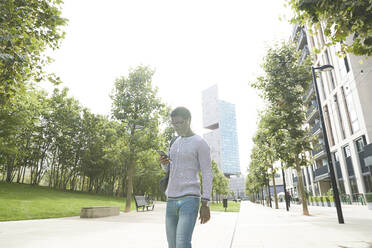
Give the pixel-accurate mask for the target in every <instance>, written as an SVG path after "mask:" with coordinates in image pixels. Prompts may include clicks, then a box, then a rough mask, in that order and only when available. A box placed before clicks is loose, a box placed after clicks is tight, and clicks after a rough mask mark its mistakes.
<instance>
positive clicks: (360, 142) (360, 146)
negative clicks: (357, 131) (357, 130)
mask: <svg viewBox="0 0 372 248" xmlns="http://www.w3.org/2000/svg"><path fill="white" fill-rule="evenodd" d="M355 145H356V148H357V151H358V153H359V152H362V151H363V150H364V145H365V143H364V140H363V138H359V139H357V140H356V141H355Z"/></svg>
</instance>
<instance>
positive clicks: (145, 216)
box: [0, 202, 238, 248]
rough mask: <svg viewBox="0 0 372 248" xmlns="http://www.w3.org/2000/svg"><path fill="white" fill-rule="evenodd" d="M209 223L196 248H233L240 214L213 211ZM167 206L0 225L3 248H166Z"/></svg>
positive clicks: (200, 232) (202, 227) (199, 233)
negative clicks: (97, 215)
mask: <svg viewBox="0 0 372 248" xmlns="http://www.w3.org/2000/svg"><path fill="white" fill-rule="evenodd" d="M211 215H212V218H211V220H210V222H208V223H207V224H204V225H201V224H200V223H197V224H196V226H195V231H194V235H193V247H204V248H209V247H213V248H226V247H230V243H231V238H232V234H233V231H234V226H235V223H236V218H237V216H238V213H225V212H212V213H211ZM164 218H165V203H160V202H159V203H156V204H155V209H154V211H149V212H138V213H137V212H136V211H132V212H130V213H121V214H120V215H119V216H114V217H106V218H97V219H80V218H79V217H68V218H58V219H45V220H27V221H9V222H0V247H1V248H3V247H4V248H62V247H63V248H66V247H68V248H85V247H89V248H98V247H99V248H102V247H103V248H109V247H115V248H120V247H125V248H132V247H133V248H134V247H135V248H142V247H149V248H165V247H168V245H167V241H166V236H165V224H164Z"/></svg>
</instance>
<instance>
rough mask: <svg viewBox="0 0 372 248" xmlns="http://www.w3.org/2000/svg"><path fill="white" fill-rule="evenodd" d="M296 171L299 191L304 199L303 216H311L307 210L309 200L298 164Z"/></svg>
mask: <svg viewBox="0 0 372 248" xmlns="http://www.w3.org/2000/svg"><path fill="white" fill-rule="evenodd" d="M296 162H298V161H296ZM296 171H297V177H298V189H299V191H300V195H301V199H302V212H303V215H306V216H309V215H310V214H309V210H308V208H307V199H306V193H305V189H304V181H303V178H302V171H301V166H299V165H298V164H297V163H296Z"/></svg>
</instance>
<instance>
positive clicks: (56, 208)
mask: <svg viewBox="0 0 372 248" xmlns="http://www.w3.org/2000/svg"><path fill="white" fill-rule="evenodd" d="M89 206H120V209H121V210H124V208H125V200H124V199H123V198H119V199H118V198H114V197H106V196H101V195H95V194H88V193H80V192H64V191H58V190H53V189H50V188H48V187H40V186H30V185H24V184H8V183H2V182H0V221H5V220H29V219H44V218H56V217H67V216H79V215H80V210H81V208H82V207H89ZM132 209H135V204H134V202H132Z"/></svg>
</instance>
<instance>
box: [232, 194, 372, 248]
mask: <svg viewBox="0 0 372 248" xmlns="http://www.w3.org/2000/svg"><path fill="white" fill-rule="evenodd" d="M342 209H343V215H344V219H345V223H346V224H338V219H337V214H336V209H335V208H334V207H333V208H329V207H315V206H309V212H310V214H311V216H309V217H308V216H303V215H302V206H301V205H293V204H292V205H291V208H290V211H289V212H287V211H286V210H285V205H284V204H280V209H272V208H268V207H264V206H262V205H258V204H253V203H251V202H246V201H245V202H242V205H241V209H240V214H239V219H238V223H237V229H236V232H235V236H234V240H233V245H232V247H233V248H243V247H244V248H248V247H252V248H253V247H254V248H256V247H257V248H258V247H260V248H261V247H264V248H273V247H275V248H281V247H286V248H291V247H293V248H294V247H296V248H299V247H301V248H305V247H312V248H315V247H322V248H323V247H324V248H326V247H343V248H359V247H360V248H364V247H366V248H367V247H368V248H372V211H370V210H367V207H366V206H343V207H342Z"/></svg>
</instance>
